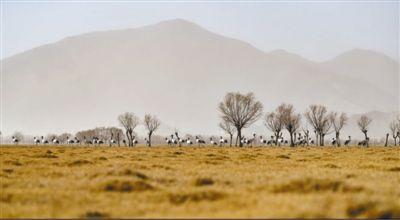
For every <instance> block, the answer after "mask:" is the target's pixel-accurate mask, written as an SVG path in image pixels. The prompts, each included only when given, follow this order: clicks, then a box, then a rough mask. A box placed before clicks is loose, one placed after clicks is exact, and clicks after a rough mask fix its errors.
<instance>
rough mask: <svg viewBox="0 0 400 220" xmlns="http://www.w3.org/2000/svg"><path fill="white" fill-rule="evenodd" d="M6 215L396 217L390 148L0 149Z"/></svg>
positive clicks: (396, 152)
mask: <svg viewBox="0 0 400 220" xmlns="http://www.w3.org/2000/svg"><path fill="white" fill-rule="evenodd" d="M0 158H1V163H0V164H1V170H0V184H1V185H0V186H1V196H0V209H1V210H0V211H1V215H0V217H2V218H11V217H28V218H35V217H50V218H52V217H84V218H85V217H88V218H90V217H99V218H100V217H114V218H118V217H245V218H246V217H269V218H272V217H289V218H290V217H297V218H310V217H330V218H349V217H350V218H364V217H370V218H390V217H392V218H400V202H399V198H400V187H399V186H400V148H399V147H369V148H365V147H296V148H290V147H252V148H249V147H245V148H238V147H232V148H230V147H186V146H185V147H163V146H160V147H151V148H150V147H132V148H127V147H83V146H74V147H71V146H22V145H21V146H2V147H1V148H0Z"/></svg>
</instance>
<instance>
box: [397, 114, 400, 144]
mask: <svg viewBox="0 0 400 220" xmlns="http://www.w3.org/2000/svg"><path fill="white" fill-rule="evenodd" d="M396 125H397V126H396V127H397V135H396V136H397V138H399V144H400V115H398V116H397V123H396Z"/></svg>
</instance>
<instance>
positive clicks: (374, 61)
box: [322, 49, 399, 94]
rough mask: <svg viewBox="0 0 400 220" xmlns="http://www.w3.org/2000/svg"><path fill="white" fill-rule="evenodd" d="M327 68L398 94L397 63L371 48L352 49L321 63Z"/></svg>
mask: <svg viewBox="0 0 400 220" xmlns="http://www.w3.org/2000/svg"><path fill="white" fill-rule="evenodd" d="M322 66H324V67H325V68H327V69H328V70H330V71H332V72H335V73H338V74H341V75H344V76H347V77H351V78H354V79H355V80H357V79H363V80H366V81H367V82H369V83H371V84H373V85H374V86H377V87H378V88H380V89H382V90H383V91H385V92H388V93H389V94H398V92H399V90H398V86H399V63H398V62H396V61H395V60H393V59H391V58H390V57H388V56H386V55H383V54H381V53H377V52H374V51H371V50H362V49H354V50H351V51H348V52H345V53H343V54H341V55H339V56H337V57H336V58H334V59H332V60H330V61H327V62H325V63H323V64H322Z"/></svg>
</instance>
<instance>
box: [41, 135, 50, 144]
mask: <svg viewBox="0 0 400 220" xmlns="http://www.w3.org/2000/svg"><path fill="white" fill-rule="evenodd" d="M41 138H42V144H48V143H49V141H48V140H45V139H44V137H43V136H42V137H41Z"/></svg>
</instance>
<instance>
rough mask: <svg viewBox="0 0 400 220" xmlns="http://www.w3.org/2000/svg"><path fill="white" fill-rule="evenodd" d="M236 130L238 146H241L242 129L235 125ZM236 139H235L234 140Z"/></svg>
mask: <svg viewBox="0 0 400 220" xmlns="http://www.w3.org/2000/svg"><path fill="white" fill-rule="evenodd" d="M236 129H237V132H238V137H239V147H243V143H242V129H241V128H239V127H237V128H236ZM236 141H237V140H236Z"/></svg>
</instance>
